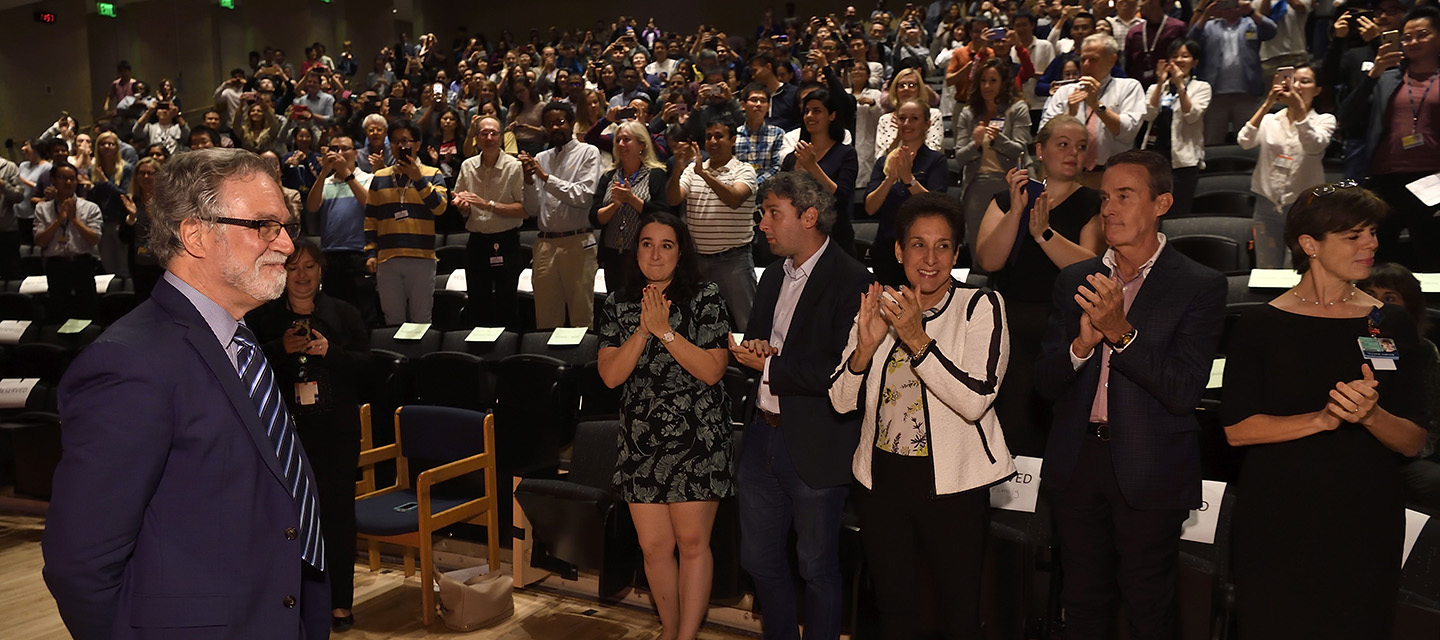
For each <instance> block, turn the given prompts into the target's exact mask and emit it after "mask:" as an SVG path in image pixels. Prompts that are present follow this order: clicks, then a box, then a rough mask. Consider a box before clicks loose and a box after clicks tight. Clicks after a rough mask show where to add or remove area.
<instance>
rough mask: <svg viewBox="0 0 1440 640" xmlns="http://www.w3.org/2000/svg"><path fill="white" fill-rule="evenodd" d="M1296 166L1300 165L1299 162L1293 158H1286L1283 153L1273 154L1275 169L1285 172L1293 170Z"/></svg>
mask: <svg viewBox="0 0 1440 640" xmlns="http://www.w3.org/2000/svg"><path fill="white" fill-rule="evenodd" d="M1298 164H1300V160H1299V159H1298V158H1296V157H1295V156H1287V155H1285V154H1283V153H1277V154H1275V168H1276V169H1283V170H1285V171H1289V170H1291V169H1294V168H1295V166H1296V165H1298Z"/></svg>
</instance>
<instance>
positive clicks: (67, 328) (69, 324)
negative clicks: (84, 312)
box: [55, 318, 92, 335]
mask: <svg viewBox="0 0 1440 640" xmlns="http://www.w3.org/2000/svg"><path fill="white" fill-rule="evenodd" d="M91 322H92V321H91V320H87V319H85V318H71V319H69V320H66V321H65V324H62V325H60V328H59V329H56V330H55V333H58V334H60V335H69V334H72V333H80V332H81V331H84V330H85V327H88V326H90V323H91Z"/></svg>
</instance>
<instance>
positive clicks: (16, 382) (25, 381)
mask: <svg viewBox="0 0 1440 640" xmlns="http://www.w3.org/2000/svg"><path fill="white" fill-rule="evenodd" d="M39 382H40V379H39V378H5V379H4V380H0V409H24V408H25V401H26V400H28V399H29V398H30V391H31V390H32V389H34V388H35V385H36V384H37V383H39ZM1405 552H1406V553H1409V552H1410V549H1409V547H1406V549H1405Z"/></svg>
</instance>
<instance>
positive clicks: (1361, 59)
mask: <svg viewBox="0 0 1440 640" xmlns="http://www.w3.org/2000/svg"><path fill="white" fill-rule="evenodd" d="M1408 4H1409V0H1381V1H1380V2H1377V3H1376V4H1375V6H1374V10H1373V11H1364V10H1359V9H1347V10H1346V11H1345V13H1343V14H1341V15H1340V18H1339V19H1337V20H1336V21H1335V28H1334V31H1333V36H1334V38H1335V42H1334V43H1332V44H1331V46H1330V47H1329V48H1328V49H1327V52H1326V54H1325V62H1324V66H1323V67H1322V75H1324V76H1325V77H1326V78H1330V79H1332V81H1333V82H1332V83H1331V84H1332V86H1333V87H1334V92H1333V93H1332V94H1331V98H1332V101H1333V102H1334V103H1335V104H1337V105H1344V104H1345V103H1347V102H1349V101H1350V97H1351V95H1352V94H1354V92H1355V90H1356V89H1359V88H1360V86H1361V85H1363V84H1365V78H1366V75H1367V74H1368V73H1369V71H1370V68H1371V67H1372V66H1373V65H1374V64H1375V56H1376V55H1377V53H1378V51H1379V49H1380V34H1382V33H1384V32H1386V31H1399V30H1401V29H1403V28H1405V13H1406V11H1408V6H1407V5H1408ZM1339 124H1340V131H1341V133H1342V134H1343V136H1344V138H1343V141H1344V147H1343V152H1344V161H1345V177H1346V178H1350V179H1353V180H1359V179H1361V178H1363V177H1365V174H1367V173H1369V169H1370V158H1369V157H1367V156H1368V154H1367V153H1366V151H1365V141H1366V134H1367V133H1368V126H1369V124H1370V123H1369V120H1368V118H1367V119H1366V121H1365V122H1364V123H1359V122H1357V123H1349V122H1345V121H1344V120H1343V119H1342V121H1341V122H1340V123H1339Z"/></svg>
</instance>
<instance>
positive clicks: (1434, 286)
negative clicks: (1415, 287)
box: [1415, 273, 1440, 293]
mask: <svg viewBox="0 0 1440 640" xmlns="http://www.w3.org/2000/svg"><path fill="white" fill-rule="evenodd" d="M1415 279H1416V280H1419V281H1420V290H1421V291H1424V292H1425V293H1440V273H1417V274H1415Z"/></svg>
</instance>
